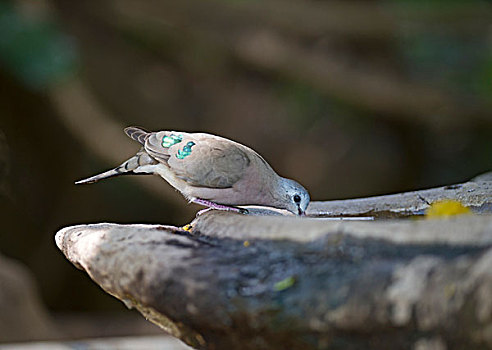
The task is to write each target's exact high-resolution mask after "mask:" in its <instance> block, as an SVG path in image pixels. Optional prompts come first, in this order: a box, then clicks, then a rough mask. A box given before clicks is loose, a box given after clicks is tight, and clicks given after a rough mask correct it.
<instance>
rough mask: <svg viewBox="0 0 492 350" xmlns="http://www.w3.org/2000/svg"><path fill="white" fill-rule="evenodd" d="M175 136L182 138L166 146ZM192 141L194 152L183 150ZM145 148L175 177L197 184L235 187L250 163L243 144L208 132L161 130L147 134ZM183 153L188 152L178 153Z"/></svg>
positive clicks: (175, 138) (210, 186)
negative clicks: (179, 155)
mask: <svg viewBox="0 0 492 350" xmlns="http://www.w3.org/2000/svg"><path fill="white" fill-rule="evenodd" d="M173 137H174V140H180V141H179V142H176V143H174V144H172V145H170V146H169V147H167V146H168V145H169V142H167V141H169V140H172V138H173ZM163 140H164V141H165V142H163ZM171 143H172V142H171ZM190 143H193V145H192V146H191V147H190V148H189V149H191V152H189V154H188V153H183V152H184V150H185V149H184V147H185V146H186V145H189V144H190ZM145 150H146V151H147V152H148V153H149V154H150V155H151V156H152V157H153V158H155V159H156V160H158V161H159V162H161V163H164V164H166V165H167V166H168V167H169V168H170V169H171V170H172V172H173V173H174V174H175V176H176V177H178V178H180V179H181V180H183V181H186V182H187V183H188V184H189V185H191V186H196V187H209V188H228V187H232V186H233V185H234V184H235V183H236V182H237V181H239V180H240V179H241V178H242V177H243V175H244V173H245V171H246V169H247V168H248V166H249V165H250V159H249V157H248V154H247V153H246V152H245V150H244V149H243V147H242V146H240V145H239V144H237V143H235V142H233V141H230V140H227V139H224V138H221V137H217V136H213V135H209V134H188V133H183V132H171V131H160V132H157V133H152V134H151V135H150V136H149V137H147V139H146V141H145ZM180 153H181V155H183V154H186V155H185V156H184V157H183V156H181V157H178V156H177V155H178V154H180Z"/></svg>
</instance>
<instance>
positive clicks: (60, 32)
mask: <svg viewBox="0 0 492 350" xmlns="http://www.w3.org/2000/svg"><path fill="white" fill-rule="evenodd" d="M491 19H492V7H491V4H490V2H487V1H479V0H473V1H438V0H433V1H425V2H422V1H412V0H400V1H376V0H375V1H361V2H354V1H343V2H338V1H301V0H295V1H294V0H285V1H281V0H268V1H255V0H207V1H204V0H186V1H167V0H163V1H157V0H149V1H128V0H114V1H110V0H105V1H69V0H46V1H0V32H1V33H2V34H1V36H0V89H1V92H2V93H1V94H0V116H1V118H0V121H1V122H0V212H1V221H2V227H3V229H2V231H3V232H2V233H1V234H0V251H1V252H2V253H3V254H5V255H7V256H9V257H12V258H16V259H18V260H20V261H22V262H24V263H25V264H26V265H27V266H28V267H29V268H30V269H31V270H32V271H33V273H34V275H35V278H36V281H37V282H38V284H39V288H40V291H41V294H42V297H43V300H44V302H45V303H46V304H47V306H48V307H49V309H50V310H51V311H53V312H74V311H92V312H95V311H117V310H122V306H121V305H120V303H118V302H116V301H114V300H112V299H111V297H109V296H107V295H105V293H102V292H101V291H100V290H99V289H98V288H97V287H95V285H93V284H92V283H91V281H89V280H88V278H86V277H85V276H83V275H82V274H81V273H79V272H78V271H76V270H75V269H74V268H73V267H72V266H71V265H70V264H69V263H68V262H67V261H65V259H64V258H63V257H62V256H61V254H60V253H59V252H58V250H57V248H56V247H55V245H54V240H53V236H54V233H55V232H56V230H58V229H59V228H61V227H63V226H66V225H71V224H76V223H88V222H102V221H105V222H108V221H109V222H123V223H125V222H127V223H132V222H139V223H167V224H176V225H182V224H185V223H187V222H189V221H190V220H191V219H192V218H193V216H194V213H195V212H196V211H197V210H198V207H196V206H192V205H187V203H186V201H185V200H184V199H183V198H182V197H181V196H180V195H179V194H178V193H176V192H175V191H174V190H172V189H171V188H170V187H169V186H168V185H167V184H166V183H165V182H163V181H162V180H159V179H157V178H152V177H134V178H129V177H127V178H124V177H121V178H115V179H111V180H107V181H104V182H101V183H99V184H97V185H91V186H75V185H74V184H73V182H74V181H75V180H77V179H80V178H83V177H87V176H89V175H93V174H95V173H98V172H101V171H102V170H106V169H108V168H110V167H113V166H115V165H117V164H119V163H121V162H122V161H124V160H125V159H126V158H128V157H129V156H131V155H132V153H134V152H135V151H136V150H137V149H138V145H137V144H135V143H134V142H133V141H131V140H130V139H127V138H126V137H125V136H124V134H123V132H122V129H123V128H124V127H125V126H129V125H139V126H143V127H145V128H147V129H150V130H159V129H175V130H185V131H204V132H210V133H214V134H219V135H222V136H225V137H228V138H231V139H234V140H236V141H239V142H241V143H244V144H246V145H249V146H251V147H253V148H254V149H255V150H257V151H258V152H259V153H261V154H262V155H263V156H264V157H265V158H266V159H267V160H268V161H269V162H270V163H271V165H272V166H273V167H274V168H275V169H276V170H277V171H278V172H279V173H280V174H282V175H283V176H287V177H291V178H295V179H297V180H298V181H299V182H301V183H302V184H304V185H305V186H306V187H307V188H308V189H309V191H310V193H311V196H312V198H313V199H314V200H329V199H341V198H350V197H362V196H369V195H376V194H386V193H392V192H399V191H406V190H412V189H419V188H425V187H432V186H438V185H443V184H449V183H456V182H462V181H466V180H467V179H469V178H471V177H473V176H475V175H477V174H479V173H482V172H485V171H488V170H490V169H491V167H492V166H491V165H492V102H491V101H492V99H491V96H492V34H491V33H492V32H491V30H490V23H492V21H491Z"/></svg>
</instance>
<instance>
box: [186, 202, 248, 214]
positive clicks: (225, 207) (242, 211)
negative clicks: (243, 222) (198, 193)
mask: <svg viewBox="0 0 492 350" xmlns="http://www.w3.org/2000/svg"><path fill="white" fill-rule="evenodd" d="M192 202H193V203H196V204H200V205H204V206H206V207H208V208H205V209H202V210H200V211H199V212H198V213H197V214H196V216H200V215H202V214H203V213H205V212H207V211H209V210H212V209H217V210H225V211H232V212H236V213H240V214H248V210H247V209H244V208H238V207H233V206H228V205H223V204H217V203H214V202H211V201H207V200H205V199H200V198H194V199H193V200H192Z"/></svg>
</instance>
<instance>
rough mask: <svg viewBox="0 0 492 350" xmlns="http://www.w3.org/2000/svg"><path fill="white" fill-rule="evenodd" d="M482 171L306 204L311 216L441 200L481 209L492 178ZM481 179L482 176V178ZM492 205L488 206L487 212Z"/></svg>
mask: <svg viewBox="0 0 492 350" xmlns="http://www.w3.org/2000/svg"><path fill="white" fill-rule="evenodd" d="M489 174H491V173H486V174H483V175H481V176H479V177H477V178H476V179H474V180H471V181H469V182H465V183H462V184H454V185H448V186H442V187H437V188H432V189H425V190H419V191H411V192H404V193H398V194H390V195H383V196H374V197H367V198H357V199H346V200H333V201H314V202H311V204H310V205H309V207H308V210H307V214H308V215H311V216H323V215H329V216H357V215H368V216H371V215H374V216H378V217H381V216H382V217H392V216H394V217H401V216H405V215H407V216H408V215H417V214H423V212H424V211H425V210H426V209H427V208H428V207H429V204H430V203H433V202H436V201H441V200H457V201H460V202H461V203H462V204H463V205H465V206H467V207H471V208H472V209H473V208H475V209H476V210H478V211H482V210H483V207H484V206H489V207H490V206H492V181H489V180H488V178H489V176H490V175H489ZM482 179H483V180H482ZM491 210H492V209H491V208H488V211H489V212H490V211H491Z"/></svg>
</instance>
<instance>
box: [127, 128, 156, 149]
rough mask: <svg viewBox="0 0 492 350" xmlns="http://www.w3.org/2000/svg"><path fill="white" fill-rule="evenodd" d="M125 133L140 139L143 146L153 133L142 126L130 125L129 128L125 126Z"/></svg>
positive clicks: (136, 139) (137, 139)
mask: <svg viewBox="0 0 492 350" xmlns="http://www.w3.org/2000/svg"><path fill="white" fill-rule="evenodd" d="M125 134H126V135H127V136H128V137H130V138H132V139H134V140H135V141H138V142H139V143H140V144H141V145H142V146H143V145H145V141H146V140H147V138H148V137H149V136H150V134H152V133H151V132H148V131H147V130H145V129H143V128H140V127H136V126H129V127H128V128H125Z"/></svg>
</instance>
